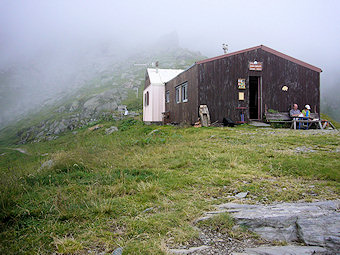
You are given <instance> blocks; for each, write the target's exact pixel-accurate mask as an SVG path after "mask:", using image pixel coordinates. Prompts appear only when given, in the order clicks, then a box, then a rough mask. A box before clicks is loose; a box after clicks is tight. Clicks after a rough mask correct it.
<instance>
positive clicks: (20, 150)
mask: <svg viewBox="0 0 340 255" xmlns="http://www.w3.org/2000/svg"><path fill="white" fill-rule="evenodd" d="M12 150H14V151H19V152H20V153H22V154H28V153H27V151H26V150H24V149H21V148H14V149H12Z"/></svg>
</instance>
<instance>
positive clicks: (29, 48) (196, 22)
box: [0, 0, 340, 85]
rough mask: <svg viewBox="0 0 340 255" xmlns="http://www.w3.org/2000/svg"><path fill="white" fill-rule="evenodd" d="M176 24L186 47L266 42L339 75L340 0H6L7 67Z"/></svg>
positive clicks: (147, 35)
mask: <svg viewBox="0 0 340 255" xmlns="http://www.w3.org/2000/svg"><path fill="white" fill-rule="evenodd" d="M173 31H176V32H177V34H178V36H179V40H180V46H182V47H185V48H188V49H191V50H198V51H200V52H201V53H203V54H204V55H206V56H208V57H212V56H215V55H220V54H222V43H227V44H228V45H229V51H230V52H232V51H236V50H240V49H244V48H248V47H253V46H256V45H260V44H264V45H266V46H268V47H271V48H273V49H275V50H278V51H281V52H283V53H286V54H288V55H291V56H293V57H295V58H298V59H301V60H303V61H306V62H308V63H310V64H312V65H315V66H317V67H320V68H321V69H322V70H323V73H322V74H321V77H322V81H325V82H324V83H329V84H335V83H336V82H337V79H338V77H336V75H335V74H338V73H339V66H340V65H339V59H340V1H336V0H334V1H331V0H319V1H313V0H282V1H281V0H277V1H275V0H267V1H265V0H256V1H253V0H248V1H245V0H234V1H227V0H224V1H223V0H190V1H185V0H181V1H179V0H169V1H162V0H144V1H136V0H135V1H133V0H119V1H118V0H117V1H116V0H111V1H109V0H93V1H90V0H88V1H87V0H20V1H19V0H0V68H1V67H4V66H6V65H9V64H11V63H13V62H15V61H16V60H18V59H19V60H20V59H25V58H29V57H31V56H37V55H39V54H41V52H44V51H46V50H49V49H61V50H62V51H64V52H65V54H68V53H69V52H72V50H73V48H74V47H78V48H81V47H85V46H84V45H86V47H88V46H89V45H90V46H91V45H93V46H94V47H95V45H96V43H98V42H101V41H111V42H116V43H117V44H118V43H122V44H124V45H126V46H134V47H136V45H141V47H143V45H145V44H146V43H149V42H152V41H154V40H157V39H158V38H159V37H160V36H162V35H164V34H167V33H170V32H173ZM86 47H85V48H86ZM322 85H327V84H322Z"/></svg>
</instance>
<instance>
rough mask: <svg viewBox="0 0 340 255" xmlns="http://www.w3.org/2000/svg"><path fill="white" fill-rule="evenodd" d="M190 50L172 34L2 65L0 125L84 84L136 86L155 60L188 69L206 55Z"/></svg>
mask: <svg viewBox="0 0 340 255" xmlns="http://www.w3.org/2000/svg"><path fill="white" fill-rule="evenodd" d="M189 52H190V51H189V50H183V49H181V48H180V46H179V43H178V37H177V34H176V33H170V34H166V35H164V36H162V37H160V38H159V39H158V40H157V41H156V42H153V43H150V44H149V45H142V46H140V45H135V46H131V45H129V46H127V45H122V44H121V43H119V42H116V41H104V42H98V43H97V44H89V45H86V46H85V45H83V47H78V46H76V45H73V44H70V45H68V47H66V48H65V47H64V48H59V49H50V50H49V51H43V50H42V51H40V52H39V54H38V53H37V54H36V55H34V56H31V57H30V58H27V59H21V60H20V61H19V60H17V61H16V62H12V63H11V64H10V65H7V66H5V65H2V66H1V69H0V84H1V86H0V127H1V126H2V127H3V126H5V125H6V124H7V123H9V122H11V121H14V120H18V119H21V118H23V117H25V115H26V114H27V113H28V112H30V111H32V110H33V111H39V110H40V109H41V108H42V107H45V106H46V105H52V104H53V103H55V102H57V101H58V100H62V99H64V98H66V97H68V96H70V95H72V96H81V95H76V93H77V91H78V90H79V89H80V88H84V87H88V88H91V87H92V88H94V87H95V88H99V87H107V88H108V87H110V86H111V87H117V88H118V89H122V91H123V90H124V89H133V90H137V88H138V87H140V85H141V82H142V81H143V80H144V72H145V68H146V67H148V66H149V67H150V66H151V64H152V62H155V61H159V62H160V65H161V67H171V66H176V65H182V67H185V65H188V64H189V65H190V64H192V62H191V63H190V62H187V61H186V60H190V61H195V60H197V59H200V58H202V56H201V55H200V53H192V56H190V54H191V53H189ZM195 54H196V56H195ZM162 58H163V59H162ZM162 60H163V61H162ZM181 61H182V62H181ZM135 64H145V65H135ZM128 73H129V74H128ZM137 76H138V78H137Z"/></svg>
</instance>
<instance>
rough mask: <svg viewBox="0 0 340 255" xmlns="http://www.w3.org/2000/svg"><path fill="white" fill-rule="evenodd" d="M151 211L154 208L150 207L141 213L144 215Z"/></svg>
mask: <svg viewBox="0 0 340 255" xmlns="http://www.w3.org/2000/svg"><path fill="white" fill-rule="evenodd" d="M153 209H155V208H154V207H150V208H146V209H145V210H144V211H143V213H146V212H150V211H152V210H153Z"/></svg>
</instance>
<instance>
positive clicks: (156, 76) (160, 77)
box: [147, 68, 184, 84]
mask: <svg viewBox="0 0 340 255" xmlns="http://www.w3.org/2000/svg"><path fill="white" fill-rule="evenodd" d="M183 71H184V70H182V69H160V68H158V69H156V68H148V69H147V72H148V75H149V78H150V83H151V84H165V83H166V82H168V81H170V80H171V79H173V78H175V77H176V76H177V75H179V74H180V73H181V72H183Z"/></svg>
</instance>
